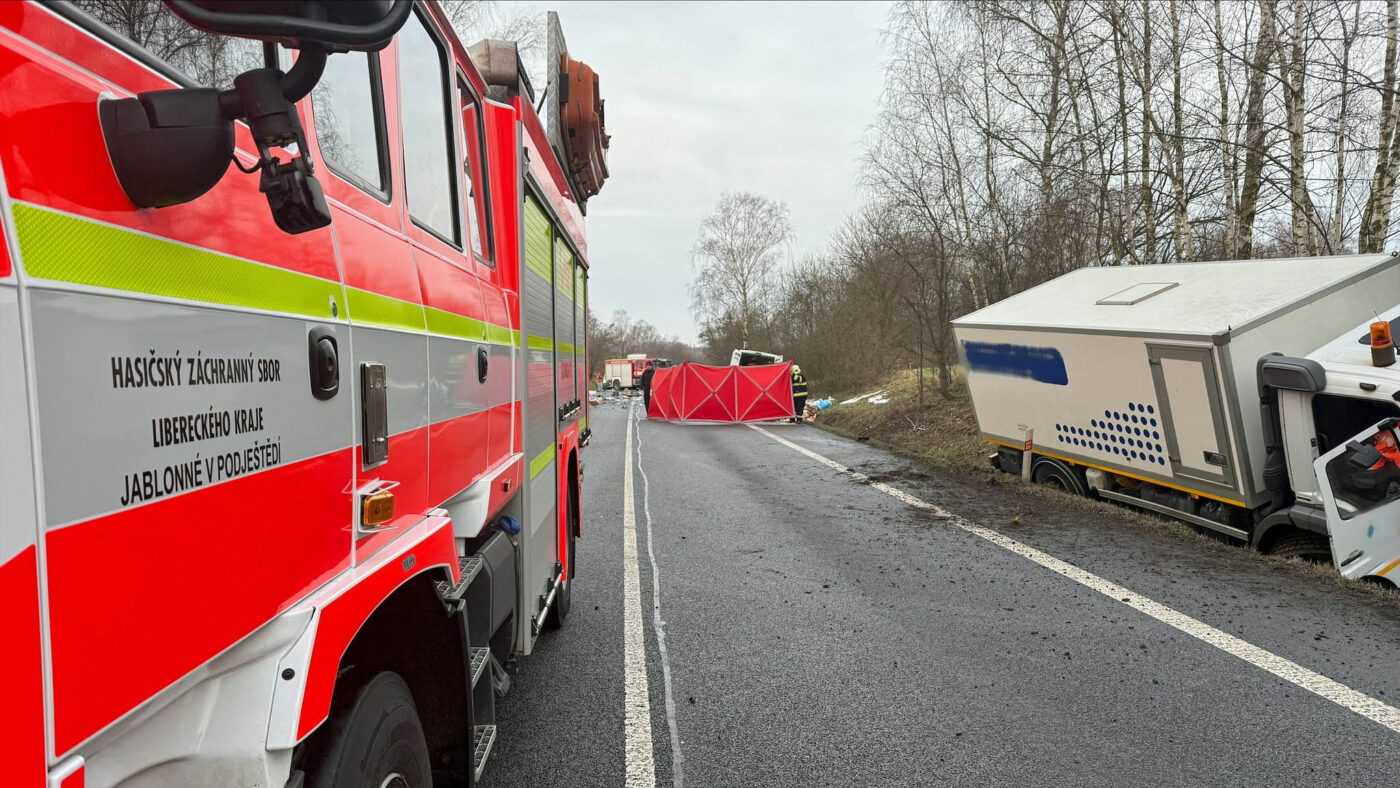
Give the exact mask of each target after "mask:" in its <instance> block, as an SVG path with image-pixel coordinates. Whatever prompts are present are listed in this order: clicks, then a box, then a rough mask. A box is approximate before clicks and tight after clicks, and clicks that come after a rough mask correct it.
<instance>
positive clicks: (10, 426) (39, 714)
mask: <svg viewBox="0 0 1400 788" xmlns="http://www.w3.org/2000/svg"><path fill="white" fill-rule="evenodd" d="M9 237H12V234H11V233H10V232H9V231H8V228H6V229H4V230H3V231H0V500H4V501H5V502H6V508H5V515H4V516H3V517H0V599H3V600H4V603H3V604H2V605H0V643H4V644H5V653H6V657H5V665H6V671H5V680H4V682H3V684H0V687H3V689H0V708H3V709H5V712H4V714H3V715H0V774H4V775H7V776H9V777H10V778H11V779H16V780H18V781H20V782H21V783H22V784H26V785H30V784H33V785H37V784H40V783H42V782H43V780H44V766H45V730H46V729H47V725H46V724H45V718H44V681H43V646H42V633H41V624H40V619H41V614H40V601H39V551H38V547H37V545H36V538H37V535H38V533H39V521H38V511H37V509H36V505H37V499H36V493H35V489H34V483H35V479H34V473H33V469H34V455H33V443H32V442H31V440H30V424H29V415H30V408H29V393H28V391H27V389H26V381H27V380H28V376H27V375H26V374H25V349H24V342H23V331H22V328H21V326H22V323H21V320H20V304H19V298H20V296H19V287H18V280H17V277H16V276H15V272H14V268H13V266H12V265H11V264H10V252H9V249H8V246H7V243H6V239H7V238H9Z"/></svg>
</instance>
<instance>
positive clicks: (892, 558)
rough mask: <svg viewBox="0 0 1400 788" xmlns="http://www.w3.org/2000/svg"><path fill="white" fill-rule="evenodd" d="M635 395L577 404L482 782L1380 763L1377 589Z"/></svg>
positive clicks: (1037, 779)
mask: <svg viewBox="0 0 1400 788" xmlns="http://www.w3.org/2000/svg"><path fill="white" fill-rule="evenodd" d="M629 415H630V416H631V417H632V418H633V419H634V421H633V424H632V427H631V433H632V441H631V446H630V450H631V452H632V457H631V463H630V466H631V467H630V470H631V477H632V485H631V487H632V501H631V509H632V535H633V538H634V539H635V551H634V553H632V552H629V551H628V550H627V545H626V539H625V538H624V537H625V536H626V531H627V529H626V528H625V527H624V524H625V523H626V522H627V520H628V518H627V511H626V510H627V508H628V502H627V501H626V500H625V498H626V496H625V491H626V489H627V487H628V485H627V476H628V471H629V467H628V466H629V463H628V462H627V461H626V454H627V451H628V444H627V435H628V432H629V431H628V422H629ZM636 415H637V414H636V413H635V412H633V411H631V410H629V409H628V407H627V406H625V405H620V404H608V405H604V406H600V407H595V408H594V409H593V411H592V414H591V417H590V422H591V425H592V427H593V434H594V437H593V443H592V445H591V446H590V447H588V448H587V449H586V450H585V454H584V463H585V481H584V487H585V492H584V507H583V517H584V520H583V528H584V538H583V539H582V540H580V541H579V543H578V557H577V560H578V567H579V573H578V577H577V579H576V581H575V582H576V585H575V590H574V597H573V598H574V602H573V609H572V612H571V613H570V616H569V619H568V621H567V623H566V626H565V627H564V629H562V630H560V631H558V632H550V633H546V634H545V635H544V636H543V637H542V639H541V641H540V642H539V644H538V646H537V651H536V652H535V654H533V655H532V656H530V657H528V658H525V659H520V660H516V661H515V662H514V663H513V664H512V665H511V672H512V676H513V688H512V690H511V694H510V695H509V696H508V697H506V698H505V699H503V700H501V701H500V702H498V706H497V708H498V715H499V718H500V719H499V722H500V738H499V739H498V742H497V745H496V750H495V752H493V754H492V757H491V762H490V764H489V765H488V768H487V776H486V779H485V784H486V785H487V786H492V788H499V787H500V786H621V785H637V786H652V785H662V786H666V785H681V784H683V785H691V786H697V787H698V786H749V785H753V786H866V785H869V786H902V785H969V786H972V785H1006V784H1020V785H1047V786H1049V785H1084V786H1091V785H1105V786H1109V785H1114V786H1117V785H1141V784H1155V785H1204V784H1210V785H1260V786H1263V785H1270V786H1275V785H1350V786H1356V785H1378V784H1384V783H1386V782H1388V781H1389V779H1390V777H1388V776H1386V775H1388V773H1389V770H1390V768H1391V767H1390V763H1391V761H1392V760H1393V758H1392V757H1390V756H1393V755H1394V753H1396V752H1397V751H1400V712H1397V711H1396V709H1395V708H1393V707H1392V706H1390V705H1389V704H1391V703H1400V659H1397V657H1396V655H1397V653H1400V626H1397V625H1398V624H1400V612H1397V611H1400V606H1397V605H1395V604H1392V603H1389V602H1386V601H1384V600H1377V599H1375V598H1374V597H1371V596H1368V595H1364V594H1357V593H1355V592H1352V591H1348V590H1346V589H1344V588H1342V587H1340V586H1338V585H1337V584H1335V583H1332V582H1330V581H1329V580H1327V579H1326V578H1323V577H1320V576H1317V575H1315V574H1309V573H1306V572H1302V571H1298V570H1296V569H1292V568H1289V567H1280V566H1278V565H1276V564H1270V563H1268V562H1265V561H1261V560H1259V559H1257V558H1255V557H1253V556H1251V555H1250V554H1248V553H1247V552H1245V551H1242V550H1238V549H1233V548H1226V547H1223V546H1221V547H1218V548H1216V547H1214V546H1212V545H1206V544H1203V543H1202V542H1200V541H1199V540H1186V539H1181V538H1179V537H1174V536H1172V535H1171V534H1169V533H1160V532H1156V531H1153V530H1151V529H1142V528H1134V527H1131V526H1129V525H1125V523H1124V521H1123V520H1122V519H1121V518H1117V517H1114V516H1112V514H1103V513H1096V512H1094V511H1086V510H1085V507H1082V506H1071V505H1066V506H1064V507H1059V506H1056V505H1055V504H1054V502H1053V501H1051V502H1050V503H1048V504H1047V503H1046V502H1045V501H1044V500H1043V499H1034V500H1030V501H1029V502H1028V499H1027V498H1026V497H1025V496H1024V495H1018V494H1017V492H1016V491H1015V490H1014V489H1010V490H1008V489H1006V488H1003V487H1001V486H987V485H985V484H979V483H977V482H974V481H968V480H961V479H956V478H950V477H948V476H946V475H943V474H938V473H934V472H931V471H926V470H923V469H920V468H918V467H916V466H914V465H912V464H911V463H910V462H909V461H906V460H904V459H901V458H898V457H895V456H893V455H890V454H888V453H886V452H883V451H879V450H876V449H873V448H870V447H868V446H865V445H863V444H860V443H857V442H854V441H848V440H845V439H842V438H838V437H835V436H832V435H829V434H826V433H823V432H821V431H818V430H816V429H814V428H811V427H807V426H797V425H776V426H768V427H764V428H763V430H756V429H752V428H749V427H746V426H728V425H726V426H712V425H711V426H699V425H679V424H667V423H658V422H647V421H645V420H640V421H637V420H635V416H636ZM775 437H776V438H781V439H782V440H781V441H780V440H775ZM789 444H791V445H789ZM801 449H805V450H806V451H807V452H809V453H811V454H815V455H817V456H818V457H819V458H824V459H826V460H827V461H829V462H833V463H835V464H839V465H841V466H845V467H847V468H850V469H853V470H854V471H856V472H858V473H859V474H860V475H861V476H860V478H855V477H852V476H851V475H849V474H843V473H841V472H840V471H838V470H836V469H833V468H832V467H829V465H827V464H823V462H822V461H820V460H819V459H814V458H813V457H812V456H809V454H806V453H803V452H802V451H801ZM896 496H904V497H905V498H908V500H904V499H901V498H900V497H896ZM909 496H914V497H913V498H909ZM911 501H917V502H918V503H920V504H922V506H920V505H911ZM1067 503H1068V502H1067ZM930 506H931V507H936V508H933V509H930V508H929V507H930ZM964 525H967V526H968V527H963V526H964ZM969 527H970V528H972V529H973V530H969ZM978 529H986V535H983V536H980V535H979V534H978V533H977V532H976V531H977V530H978ZM989 539H991V540H997V539H1000V540H1002V541H1006V542H1010V543H1011V544H1015V545H1020V546H1022V547H1024V548H1025V550H1023V551H1022V552H1021V553H1018V552H1015V549H1014V548H1008V547H1007V546H1006V545H1005V544H1000V543H998V542H996V541H989ZM1010 540H1014V542H1012V541H1010ZM1027 554H1032V555H1038V556H1043V558H1037V559H1034V560H1032V559H1031V558H1028V557H1027ZM653 560H654V563H653ZM1057 561H1059V562H1067V563H1068V564H1069V565H1072V566H1071V567H1070V568H1069V569H1067V570H1065V569H1063V568H1061V569H1059V570H1057V569H1054V568H1053V567H1055V566H1061V565H1060V564H1057V563H1056V562H1057ZM1079 570H1083V572H1082V573H1080V574H1082V575H1084V576H1085V577H1088V578H1092V579H1089V580H1085V579H1084V578H1083V577H1080V578H1078V579H1076V577H1075V576H1071V575H1070V574H1067V572H1069V573H1072V572H1079ZM629 571H632V572H635V578H636V581H637V583H638V584H637V586H636V588H635V589H629V588H628V587H627V583H626V582H625V580H626V578H627V576H628V572H629ZM658 581H659V582H658ZM1086 583H1088V584H1087V585H1086ZM1120 587H1121V588H1120ZM1104 589H1109V590H1104ZM1120 593H1121V594H1122V597H1121V598H1120V597H1119V596H1118V595H1119V594H1120ZM629 597H630V599H631V602H632V604H633V606H634V607H633V612H632V613H631V614H630V615H629V612H628V610H627V602H628V599H629ZM656 602H659V605H660V614H659V619H660V621H661V622H662V626H661V627H660V628H658V626H657V623H656V622H657V615H656V611H655V608H654V603H656ZM638 605H639V606H638ZM1154 606H1155V607H1154ZM1144 610H1146V611H1148V612H1144ZM637 611H640V616H638V615H637ZM1161 611H1167V612H1166V613H1163V612H1161ZM1173 616H1175V617H1176V618H1173ZM1165 619H1169V620H1165ZM1183 620H1184V621H1187V622H1195V624H1191V623H1187V624H1181V623H1180V621H1183ZM1171 621H1175V622H1177V623H1176V624H1172V623H1171ZM1196 624H1198V625H1199V627H1197V626H1196ZM629 627H631V628H633V629H634V630H635V639H634V641H633V647H632V648H631V650H629V647H628V637H627V631H628V628H629ZM658 634H661V635H663V636H664V644H665V654H664V658H663V654H662V650H661V648H660V645H661V642H662V641H661V639H659V638H658ZM1221 637H1223V638H1226V639H1227V640H1228V642H1227V643H1226V645H1225V646H1221V645H1218V644H1213V643H1212V642H1211V639H1212V638H1216V639H1219V638H1221ZM1251 660H1253V661H1251ZM1261 664H1262V665H1264V667H1261V666H1260V665H1261ZM1289 665H1292V666H1294V668H1296V669H1297V671H1294V670H1293V668H1289V667H1288V666H1289ZM1280 666H1282V667H1280ZM1329 682H1330V683H1329ZM1319 687H1320V689H1319ZM1337 688H1340V689H1337ZM668 689H669V695H670V699H669V701H670V702H669V703H668V697H667V696H668ZM1319 693H1320V694H1319ZM1348 693H1350V694H1348ZM629 709H630V715H631V716H630V718H629ZM1358 709H1360V710H1361V711H1362V712H1364V713H1358ZM1367 715H1369V717H1368V716H1367ZM648 745H649V746H648Z"/></svg>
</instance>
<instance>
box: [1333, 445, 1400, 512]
mask: <svg viewBox="0 0 1400 788" xmlns="http://www.w3.org/2000/svg"><path fill="white" fill-rule="evenodd" d="M1348 446H1349V448H1348V449H1347V450H1345V451H1343V452H1342V453H1341V454H1339V455H1337V456H1336V457H1333V458H1332V459H1331V460H1329V461H1328V463H1327V482H1328V484H1329V485H1330V486H1331V488H1332V497H1333V500H1335V501H1336V504H1337V513H1338V514H1340V515H1341V517H1342V519H1343V520H1350V519H1351V518H1353V517H1355V516H1357V515H1358V514H1364V513H1366V512H1368V511H1370V510H1372V509H1375V508H1376V507H1378V506H1381V505H1382V504H1385V503H1389V502H1390V501H1394V500H1397V499H1400V436H1397V435H1396V433H1395V430H1394V429H1393V428H1386V429H1382V430H1380V431H1379V432H1377V433H1376V434H1374V435H1372V436H1370V437H1369V438H1366V439H1364V440H1362V441H1358V442H1355V443H1352V444H1348Z"/></svg>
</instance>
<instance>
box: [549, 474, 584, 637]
mask: <svg viewBox="0 0 1400 788" xmlns="http://www.w3.org/2000/svg"><path fill="white" fill-rule="evenodd" d="M568 531H569V572H568V573H566V576H565V577H563V578H561V581H560V582H561V583H562V585H561V586H560V587H559V591H558V593H556V594H555V595H554V604H553V605H551V606H550V608H549V614H548V615H546V616H545V619H544V623H545V624H546V625H547V626H548V627H549V628H550V629H559V628H560V627H562V626H564V619H566V618H568V617H569V608H570V607H572V606H573V601H574V581H573V580H572V579H570V578H569V577H568V575H571V574H573V567H574V534H575V533H577V531H578V493H576V492H574V489H573V487H572V485H571V486H570V487H569V523H568Z"/></svg>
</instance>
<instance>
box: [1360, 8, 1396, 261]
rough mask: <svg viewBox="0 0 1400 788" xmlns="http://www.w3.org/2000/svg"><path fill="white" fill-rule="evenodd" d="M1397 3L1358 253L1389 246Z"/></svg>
mask: <svg viewBox="0 0 1400 788" xmlns="http://www.w3.org/2000/svg"><path fill="white" fill-rule="evenodd" d="M1396 26H1397V3H1396V0H1387V2H1386V4H1385V61H1384V62H1385V66H1384V76H1383V77H1382V82H1381V113H1380V133H1379V135H1378V137H1379V139H1378V141H1377V143H1376V170H1375V172H1374V174H1372V176H1371V193H1370V195H1369V196H1368V197H1367V199H1366V209H1365V210H1364V211H1363V212H1362V214H1361V236H1360V238H1359V240H1358V243H1357V251H1358V252H1360V253H1362V254H1366V253H1370V252H1379V251H1380V250H1381V248H1382V247H1383V246H1384V245H1385V236H1386V234H1387V233H1386V231H1387V230H1388V229H1389V225H1390V200H1389V199H1388V198H1387V197H1386V196H1385V193H1386V188H1385V187H1386V181H1387V180H1388V176H1387V173H1389V172H1390V170H1391V164H1390V147H1391V144H1392V140H1393V139H1394V137H1395V50H1396Z"/></svg>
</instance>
